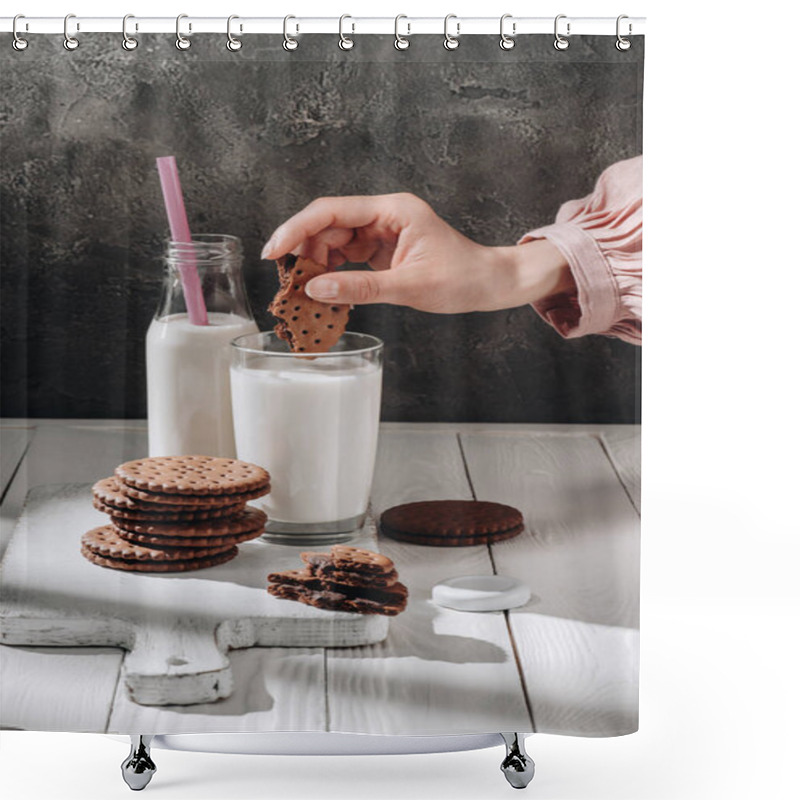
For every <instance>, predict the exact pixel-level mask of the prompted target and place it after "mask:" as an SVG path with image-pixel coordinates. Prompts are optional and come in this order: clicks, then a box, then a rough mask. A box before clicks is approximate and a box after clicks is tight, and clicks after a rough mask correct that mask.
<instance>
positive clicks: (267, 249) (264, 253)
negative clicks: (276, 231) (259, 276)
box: [261, 238, 275, 259]
mask: <svg viewBox="0 0 800 800" xmlns="http://www.w3.org/2000/svg"><path fill="white" fill-rule="evenodd" d="M274 246H275V239H274V238H272V239H270V240H269V241H268V242H267V243H266V244H265V245H264V249H263V250H262V251H261V258H262V259H265V258H269V257H270V255H271V254H272V248H273V247H274Z"/></svg>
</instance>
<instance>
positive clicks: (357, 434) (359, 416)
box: [231, 333, 382, 538]
mask: <svg viewBox="0 0 800 800" xmlns="http://www.w3.org/2000/svg"><path fill="white" fill-rule="evenodd" d="M376 343H377V344H376ZM262 345H263V349H262ZM248 346H250V348H251V349H250V351H249V352H248V350H247V348H248ZM272 347H277V348H280V347H284V349H285V345H283V343H280V342H279V340H277V339H276V337H274V334H259V335H258V336H256V337H252V336H248V337H245V338H244V339H239V340H237V342H236V343H235V345H234V363H233V366H232V368H231V391H232V397H233V419H234V428H235V433H236V452H237V457H238V458H240V459H243V460H244V461H249V462H252V463H254V464H258V465H260V466H262V467H264V468H265V469H266V470H267V471H268V472H269V473H270V475H271V487H272V488H271V491H270V494H268V495H266V496H265V497H263V498H260V499H259V501H258V504H259V505H261V507H262V508H263V509H264V510H265V511H266V512H267V515H268V517H269V521H268V523H267V534H268V535H269V533H270V532H275V533H278V534H286V535H287V536H288V535H290V534H292V533H309V534H314V533H320V534H323V533H336V532H343V531H351V530H354V529H356V528H358V527H360V525H361V524H362V523H363V520H364V515H365V512H366V510H367V505H368V503H369V493H370V488H371V484H372V475H373V469H374V466H375V454H376V449H377V441H378V423H379V420H380V405H381V373H382V370H381V362H380V348H381V343H380V342H379V340H377V339H374V338H373V337H368V336H363V335H361V334H349V333H347V334H345V335H344V336H343V337H342V340H340V348H341V349H340V351H339V352H331V353H325V354H323V355H321V356H318V357H314V358H311V357H300V356H296V355H293V354H290V353H288V352H283V353H272V352H269V350H270V348H272ZM353 350H355V351H356V352H352V351H353ZM285 538H286V537H285Z"/></svg>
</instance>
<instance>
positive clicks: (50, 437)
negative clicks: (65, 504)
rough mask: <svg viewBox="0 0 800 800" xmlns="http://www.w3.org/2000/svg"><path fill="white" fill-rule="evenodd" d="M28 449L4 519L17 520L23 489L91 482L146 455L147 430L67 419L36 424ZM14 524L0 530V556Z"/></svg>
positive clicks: (6, 502)
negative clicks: (127, 462) (1, 537)
mask: <svg viewBox="0 0 800 800" xmlns="http://www.w3.org/2000/svg"><path fill="white" fill-rule="evenodd" d="M31 424H35V427H34V430H33V432H32V438H31V442H30V446H29V447H28V451H27V453H26V455H25V459H24V461H23V462H22V465H21V466H20V468H19V469H18V470H17V472H16V475H14V479H13V481H12V482H11V485H10V486H9V487H8V490H7V492H6V495H5V499H4V500H3V507H2V513H3V518H4V519H8V520H9V521H13V520H16V519H17V518H18V517H19V515H20V514H21V513H22V506H23V503H24V502H25V497H26V495H27V493H28V489H30V488H31V487H33V486H41V485H43V484H47V483H94V482H95V481H96V480H97V479H98V477H105V476H106V475H111V474H112V473H113V471H114V467H116V466H117V465H118V464H121V463H122V462H123V461H128V460H130V459H132V458H141V457H142V456H145V455H147V431H146V430H145V429H144V428H143V427H142V426H141V425H132V426H127V425H120V424H118V423H113V422H111V421H105V420H104V421H102V422H100V423H99V424H98V423H94V424H87V423H82V422H76V423H71V422H69V421H68V420H66V421H64V422H62V424H60V425H56V424H53V423H50V424H39V422H38V421H36V422H35V423H31ZM12 532H13V522H11V524H9V525H8V526H7V527H4V529H3V532H2V533H3V537H4V538H3V539H2V541H1V542H0V548H1V549H0V557H1V556H2V553H4V552H5V548H6V547H7V546H8V540H9V539H10V537H11V534H12Z"/></svg>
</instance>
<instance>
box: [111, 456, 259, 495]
mask: <svg viewBox="0 0 800 800" xmlns="http://www.w3.org/2000/svg"><path fill="white" fill-rule="evenodd" d="M114 474H115V475H116V477H117V478H118V479H119V481H120V483H122V484H123V485H124V486H126V487H130V488H132V489H135V490H139V491H145V492H151V493H153V494H156V495H167V496H173V495H179V496H180V495H191V496H192V497H209V496H219V495H222V496H230V495H241V494H249V493H253V492H260V493H261V494H266V493H267V491H268V490H269V473H268V472H267V471H266V470H265V469H262V468H261V467H259V466H256V465H255V464H249V463H247V462H246V461H237V460H236V459H234V458H214V457H213V456H159V457H153V458H140V459H137V460H135V461H126V462H125V463H124V464H120V465H119V466H118V467H117V468H116V469H115V470H114ZM126 493H127V494H129V495H130V493H129V492H126ZM153 502H159V500H154V501H153Z"/></svg>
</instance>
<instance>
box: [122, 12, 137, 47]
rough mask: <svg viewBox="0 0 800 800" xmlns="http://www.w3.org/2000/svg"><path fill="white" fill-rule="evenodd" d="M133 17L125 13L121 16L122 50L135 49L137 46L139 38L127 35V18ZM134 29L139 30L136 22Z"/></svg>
mask: <svg viewBox="0 0 800 800" xmlns="http://www.w3.org/2000/svg"><path fill="white" fill-rule="evenodd" d="M129 19H135V17H134V16H133V14H126V15H125V16H124V17H123V18H122V49H123V50H135V49H136V48H137V47H138V46H139V40H138V39H135V38H134V37H133V36H129V35H128V20H129ZM136 30H137V31H138V30H139V26H138V24H137V26H136Z"/></svg>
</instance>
